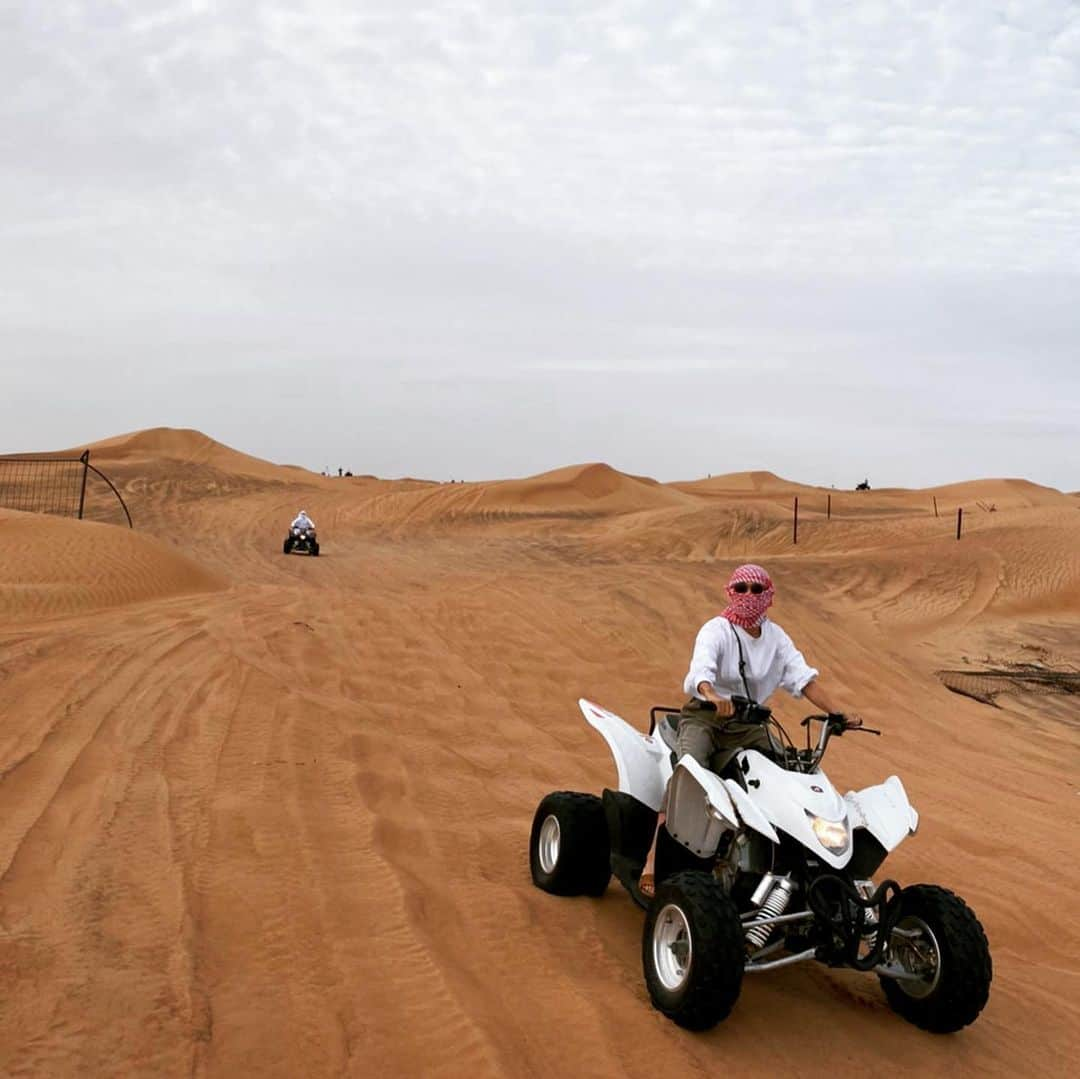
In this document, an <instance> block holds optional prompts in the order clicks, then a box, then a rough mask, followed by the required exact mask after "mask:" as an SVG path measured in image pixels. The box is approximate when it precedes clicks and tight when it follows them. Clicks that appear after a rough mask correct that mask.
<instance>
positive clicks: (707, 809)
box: [529, 698, 991, 1033]
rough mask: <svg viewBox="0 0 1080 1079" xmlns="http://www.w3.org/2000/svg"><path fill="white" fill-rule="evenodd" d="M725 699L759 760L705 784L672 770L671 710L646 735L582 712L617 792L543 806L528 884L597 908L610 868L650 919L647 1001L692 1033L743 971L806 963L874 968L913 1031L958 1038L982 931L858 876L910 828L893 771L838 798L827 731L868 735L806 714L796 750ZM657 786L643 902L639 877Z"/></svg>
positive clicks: (685, 762) (952, 900)
mask: <svg viewBox="0 0 1080 1079" xmlns="http://www.w3.org/2000/svg"><path fill="white" fill-rule="evenodd" d="M735 703H736V706H737V709H738V711H737V718H738V720H739V721H740V722H759V723H761V724H762V726H763V727H764V729H765V731H766V732H767V734H768V738H769V742H770V744H771V747H772V750H771V752H770V753H768V754H765V753H760V752H758V751H756V750H753V749H747V750H740V751H739V752H738V753H737V754H736V756H735V758H734V760H733V761H732V762H731V764H730V765H728V766H727V767H725V768H724V771H723V774H722V775H717V774H715V773H713V772H711V771H708V770H707V769H705V768H703V767H702V766H701V765H700V764H698V763H697V761H695V760H694V759H693V758H692V757H689V756H684V757H682V758H681V759H680V760H679V761H677V762H676V761H675V759H674V758H675V753H674V747H675V737H676V730H677V724H678V718H679V716H678V710H677V709H674V708H661V707H657V708H654V709H652V713H651V717H652V723H651V725H650V730H649V734H648V735H642V734H641V733H639V732H638V731H636V730H635V729H634V728H633V727H631V726H630V725H629V724H628V723H626V722H625V721H624V720H622V719H620V718H619V717H618V716H617V715H615V714H614V713H612V712H608V711H606V710H605V709H603V708H600V707H599V706H598V705H595V704H592V703H590V702H589V701H586V700H581V701H579V702H578V704H579V706H580V707H581V710H582V712H583V713H584V715H585V719H586V720H587V721H588V722H589V723H590V724H591V725H592V726H593V727H595V728H596V729H597V730H598V731H599V732H600V733H601V734H602V735H603V736H604V739H605V740H606V741H607V743H608V746H609V747H610V749H611V753H612V755H613V756H614V758H615V766H616V768H617V769H618V776H619V790H618V791H612V790H605V791H604V792H603V797H602V798H599V797H597V796H595V795H592V794H578V793H575V792H569V791H559V792H556V793H554V794H549V795H547V797H546V798H544V799H543V800H542V801H541V802H540V805H539V807H538V808H537V810H536V814H535V816H534V818H533V824H532V835H531V838H530V844H529V846H530V851H529V857H530V863H531V868H532V879H533V882H534V883H535V884H536V885H537V887H539V888H542V889H543V890H544V891H546V892H551V893H553V894H555V895H592V896H598V895H601V894H602V893H603V892H604V890H605V889H606V888H607V885H608V881H609V879H610V877H611V874H612V873H614V874H615V876H616V877H618V878H619V880H620V881H621V882H622V884H623V885H624V886H625V887H626V888H627V890H628V891H629V892H630V894H631V895H632V896H633V897H634V899H635V901H636V902H637V903H638V904H639V905H641V906H642V907H645V908H646V910H647V914H646V918H645V927H644V934H643V937H642V945H641V953H642V963H643V966H644V971H645V982H646V984H647V986H648V989H649V995H650V997H651V998H652V1002H653V1005H654V1006H655V1007H656V1008H658V1009H659V1010H660V1011H662V1012H663V1013H664V1014H665V1015H667V1016H668V1017H669V1018H670V1019H672V1020H674V1021H675V1022H676V1023H678V1024H679V1025H680V1026H684V1027H687V1028H689V1029H691V1030H706V1029H708V1028H709V1027H711V1026H713V1025H714V1024H716V1023H718V1022H719V1021H720V1020H721V1019H724V1018H725V1017H726V1016H727V1015H728V1013H729V1012H730V1011H731V1009H732V1008H733V1007H734V1005H735V1002H736V1000H737V999H738V996H739V991H740V989H741V987H742V979H743V975H744V974H754V973H758V972H759V971H766V970H775V969H777V968H778V967H783V966H787V965H789V964H791V963H798V962H801V961H803V960H808V959H814V960H817V961H818V962H820V963H823V964H825V965H826V966H831V967H850V968H854V969H855V970H860V971H872V972H874V973H876V974H877V975H878V977H879V979H880V981H881V986H882V989H883V990H884V993H885V997H886V999H887V1000H888V1002H889V1004H890V1005H891V1006H892V1008H893V1009H894V1010H895V1011H897V1012H899V1013H900V1015H902V1016H903V1017H904V1018H905V1019H907V1020H908V1021H909V1022H911V1023H914V1024H915V1025H916V1026H919V1027H922V1028H923V1029H924V1030H929V1031H933V1032H934V1033H950V1032H952V1031H956V1030H959V1029H960V1028H961V1027H964V1026H967V1024H969V1023H971V1022H972V1021H973V1020H974V1019H975V1018H976V1016H978V1014H979V1013H980V1012H981V1011H982V1009H983V1007H984V1005H985V1004H986V1001H987V998H988V996H989V992H990V980H991V962H990V950H989V946H988V944H987V940H986V935H985V934H984V933H983V929H982V926H981V925H980V924H979V921H978V919H977V918H976V917H975V915H974V914H973V913H972V911H971V910H970V909H969V908H968V906H967V905H966V904H965V903H964V901H963V900H962V899H960V898H959V897H958V896H956V895H954V894H953V893H952V892H950V891H947V890H946V889H944V888H939V887H937V886H936V885H932V884H914V885H910V886H908V887H907V888H903V889H901V888H900V886H899V885H898V884H897V883H896V882H895V881H892V880H884V881H882V882H881V883H880V884H878V885H875V884H874V882H873V880H872V879H871V878H872V877H873V876H874V874H875V873H876V872H877V870H878V868H879V867H880V866H881V863H882V862H883V861H884V860H885V857H886V855H888V854H889V853H890V852H891V851H893V850H895V849H896V847H897V846H898V845H899V844H900V843H901V842H902V841H903V840H904V839H905V838H906V837H907V836H909V835H914V834H915V831H916V829H917V828H918V824H919V815H918V813H916V811H915V810H914V809H913V808H912V806H911V804H910V803H909V802H908V798H907V794H906V792H905V791H904V787H903V784H901V782H900V780H899V779H898V778H897V777H896V776H890V777H889V778H888V779H887V780H886V781H885V782H884V783H880V784H878V785H877V786H873V787H866V788H865V789H863V790H860V791H850V792H849V793H847V794H845V795H844V796H843V797H841V796H840V795H839V794H838V793H837V791H836V790H835V788H834V787H833V785H832V784H831V783H830V782H829V780H828V779H827V778H826V776H825V774H824V773H823V772H821V771H820V770H819V766H820V764H821V759H822V757H823V756H824V755H825V749H826V747H827V745H828V743H829V740H830V738H831V737H832V736H834V735H836V736H839V735H841V734H843V733H844V732H845V731H846V730H854V731H863V732H864V733H868V734H880V732H879V731H868V730H866V729H865V728H858V727H849V726H848V725H847V724H846V722H845V720H844V717H843V716H839V715H827V716H807V718H806V719H804V720H803V721H802V726H804V727H805V728H806V729H807V730H806V748H805V749H801V748H797V747H796V746H795V745H794V744H793V743H792V741H791V739H790V738H789V737H788V735H787V732H786V731H785V730H784V729H783V727H782V726H781V725H780V724H779V723H778V722H777V721H776V719H775V718H774V717H773V716H772V713H771V712H770V711H769V709H767V708H763V707H760V706H758V705H756V704H754V703H753V702H750V701H746V700H745V699H741V698H735ZM658 715H659V716H661V718H660V719H659V721H658V719H657V716H658ZM814 723H819V724H820V729H819V736H818V740H817V745H816V746H815V747H811V745H810V729H811V725H812V724H814ZM673 769H674V771H673ZM669 778H670V779H671V787H670V793H669V796H668V811H667V820H666V824H665V827H664V828H662V829H661V833H660V837H659V838H660V842H659V845H658V849H657V863H656V882H657V887H656V895H655V898H653V899H652V900H651V902H650V901H649V900H647V899H645V898H644V897H643V896H642V894H641V893H640V892H639V891H638V888H637V881H638V877H639V876H640V874H641V869H642V866H643V864H644V860H645V854H646V852H647V850H648V847H649V844H650V841H651V839H652V835H653V832H654V830H655V828H656V820H657V810H658V809H659V807H660V804H661V799H662V797H663V793H664V787H665V785H666V784H667V782H668V779H669Z"/></svg>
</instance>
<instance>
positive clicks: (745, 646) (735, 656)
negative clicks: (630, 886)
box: [638, 563, 862, 899]
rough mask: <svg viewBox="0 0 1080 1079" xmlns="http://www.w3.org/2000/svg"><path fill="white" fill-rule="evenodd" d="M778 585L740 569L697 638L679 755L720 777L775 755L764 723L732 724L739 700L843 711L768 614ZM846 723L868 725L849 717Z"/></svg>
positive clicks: (650, 873) (650, 860)
mask: <svg viewBox="0 0 1080 1079" xmlns="http://www.w3.org/2000/svg"><path fill="white" fill-rule="evenodd" d="M774 594H775V589H774V588H773V583H772V578H770V577H769V575H768V573H766V572H765V570H763V569H762V568H761V566H756V565H753V564H752V563H750V564H747V565H744V566H739V568H738V569H736V570H735V571H734V572H733V573H732V574H731V577H730V578H729V580H728V583H727V597H728V605H727V606H726V607H725V608H724V609H723V610H722V611H721V612H720V614H719V615H718V616H717V617H716V618H711V619H710V620H709V621H708V622H706V623H705V625H703V626H702V627H701V629H700V630H699V631H698V635H697V640H696V641H695V642H694V653H693V656H692V657H691V659H690V670H689V671H688V672H687V674H686V678H685V679H684V681H683V690H684V692H686V693H688V694H689V695H690V697H689V700H687V702H686V703H685V704H684V705H683V707H682V711H681V713H680V716H679V730H678V741H677V743H676V750H675V752H676V755H677V757H682V756H683V755H684V754H687V753H688V754H689V755H690V756H691V757H693V758H694V760H696V761H697V762H698V763H699V764H701V765H702V766H703V767H705V768H711V769H712V770H713V771H714V772H720V771H722V770H723V769H724V768H725V767H726V766H727V765H728V763H730V761H731V760H732V759H733V758H734V756H735V754H736V753H737V752H738V750H740V749H756V750H759V751H761V752H763V753H770V752H771V747H770V744H769V739H768V737H767V735H766V734H765V730H764V728H763V727H762V726H761V725H760V724H759V723H747V722H741V721H740V720H739V719H737V718H734V717H735V715H736V709H735V706H734V705H733V704H732V700H731V699H732V698H733V697H745V698H746V699H748V700H751V701H754V702H755V703H756V704H761V705H763V704H765V703H766V702H767V701H768V699H769V697H771V696H772V694H773V693H774V692H775V691H776V690H777V689H778V688H780V689H784V690H786V691H787V692H788V693H790V694H791V695H792V696H793V697H806V699H807V700H809V701H810V702H811V703H812V704H814V705H816V706H817V707H818V708H820V709H821V710H822V711H823V712H830V713H838V712H840V711H841V709H840V708H839V706H838V705H837V702H836V699H835V698H834V697H833V695H832V691H831V690H827V689H825V688H824V687H823V686H822V685H821V679H820V678H819V677H818V672H817V671H816V670H815V669H814V668H813V667H811V666H809V665H808V664H807V662H806V660H805V659H803V656H802V653H801V652H800V651H799V650H798V649H797V648H796V647H795V645H794V643H793V642H792V640H791V638H790V637H789V636H788V635H787V634H786V633H785V632H784V631H783V630H782V629H781V628H780V627H779V626H778V625H777V624H776V623H775V622H773V621H771V620H770V619H769V618H767V617H766V615H765V612H766V611H767V610H768V609H769V607H770V606H772V601H773V596H774ZM847 720H848V723H849V724H850V725H851V726H853V727H861V726H862V718H861V717H860V716H858V715H855V714H853V713H851V712H848V713H847ZM666 806H667V795H666V794H665V798H664V804H662V805H661V807H660V813H659V817H658V819H657V822H656V833H655V834H654V835H653V841H652V845H651V846H650V848H649V853H648V856H647V857H646V859H645V867H644V869H643V870H642V873H641V878H640V880H639V881H638V890H639V891H640V892H641V894H642V895H643V896H645V897H646V898H649V899H651V898H652V896H653V895H654V894H655V892H656V840H657V837H658V836H659V834H660V828H661V826H662V825H663V823H664V820H665V810H666Z"/></svg>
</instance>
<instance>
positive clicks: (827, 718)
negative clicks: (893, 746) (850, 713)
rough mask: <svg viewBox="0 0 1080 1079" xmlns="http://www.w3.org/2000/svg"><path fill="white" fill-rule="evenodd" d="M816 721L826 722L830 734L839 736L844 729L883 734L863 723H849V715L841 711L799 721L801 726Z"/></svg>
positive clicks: (807, 725) (806, 725)
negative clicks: (856, 724)
mask: <svg viewBox="0 0 1080 1079" xmlns="http://www.w3.org/2000/svg"><path fill="white" fill-rule="evenodd" d="M814 722H817V723H824V724H826V726H827V727H828V730H829V734H833V735H836V737H837V738H839V737H840V735H842V734H843V733H844V731H862V733H863V734H878V735H880V734H881V731H879V730H876V729H875V728H874V727H864V726H862V724H859V725H858V726H855V725H853V724H850V723H848V721H847V717H846V716H845V715H843V713H841V712H830V713H829V714H828V715H822V716H807V717H806V718H805V719H803V720H801V721H800V722H799V726H800V727H809V726H810V724H811V723H814Z"/></svg>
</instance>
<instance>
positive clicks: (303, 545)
mask: <svg viewBox="0 0 1080 1079" xmlns="http://www.w3.org/2000/svg"><path fill="white" fill-rule="evenodd" d="M282 550H283V552H284V553H285V554H291V553H293V552H294V551H295V552H298V553H303V554H310V555H318V553H319V541H318V539H317V537H316V533H315V522H314V521H313V520H312V519H311V518H310V517H309V516H308V515H307V511H306V510H300V512H299V513H297V515H296V517H295V518H293V522H292V524H291V525H289V534H288V535H287V536H286V537H285V542H284V544H282Z"/></svg>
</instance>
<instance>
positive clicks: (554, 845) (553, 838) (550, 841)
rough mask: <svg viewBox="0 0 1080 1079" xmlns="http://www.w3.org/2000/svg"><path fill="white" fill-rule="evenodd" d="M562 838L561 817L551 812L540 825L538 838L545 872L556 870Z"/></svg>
mask: <svg viewBox="0 0 1080 1079" xmlns="http://www.w3.org/2000/svg"><path fill="white" fill-rule="evenodd" d="M561 838H562V829H560V828H559V818H558V817H556V816H555V814H554V813H549V814H548V816H546V817H545V818H544V823H543V824H541V825H540V838H539V839H538V840H537V847H538V848H539V849H538V852H537V853H538V854H539V856H540V868H541V869H542V870H543V871H544V872H545V873H554V872H555V866H556V864H557V863H558V861H559V840H560V839H561Z"/></svg>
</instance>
